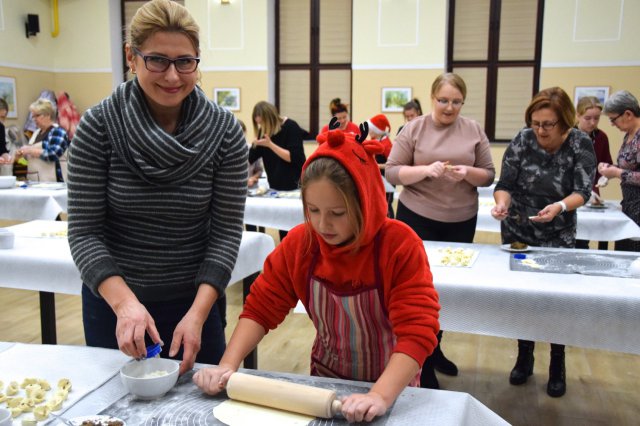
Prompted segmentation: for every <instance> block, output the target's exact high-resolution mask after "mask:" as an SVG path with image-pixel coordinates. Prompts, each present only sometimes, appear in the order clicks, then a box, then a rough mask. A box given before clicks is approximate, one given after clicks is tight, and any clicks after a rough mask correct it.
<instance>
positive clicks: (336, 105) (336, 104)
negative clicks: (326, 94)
mask: <svg viewBox="0 0 640 426" xmlns="http://www.w3.org/2000/svg"><path fill="white" fill-rule="evenodd" d="M329 110H330V111H331V116H334V115H336V114H337V113H339V112H347V113H348V112H349V109H348V108H347V105H346V104H343V103H342V102H341V101H340V98H335V99H332V100H331V102H330V103H329Z"/></svg>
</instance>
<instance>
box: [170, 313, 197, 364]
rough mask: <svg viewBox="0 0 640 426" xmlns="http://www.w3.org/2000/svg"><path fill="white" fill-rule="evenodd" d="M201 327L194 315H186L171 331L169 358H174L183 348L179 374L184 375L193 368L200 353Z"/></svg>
mask: <svg viewBox="0 0 640 426" xmlns="http://www.w3.org/2000/svg"><path fill="white" fill-rule="evenodd" d="M202 326H203V323H202V322H201V321H199V320H198V319H197V318H196V317H195V315H192V314H190V313H189V312H187V314H186V315H185V316H184V317H183V318H182V319H181V320H180V322H179V323H178V325H177V326H176V329H175V330H174V331H173V339H172V340H171V347H170V348H169V356H170V357H174V356H176V354H177V353H178V351H179V350H180V346H183V348H184V350H183V351H182V362H181V363H180V373H179V374H181V375H182V374H184V373H186V372H187V371H189V370H191V369H192V368H193V364H194V363H195V361H196V356H197V355H198V352H200V345H201V343H202Z"/></svg>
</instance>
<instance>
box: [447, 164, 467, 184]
mask: <svg viewBox="0 0 640 426" xmlns="http://www.w3.org/2000/svg"><path fill="white" fill-rule="evenodd" d="M467 171H468V169H467V166H449V165H446V166H445V167H444V177H445V178H446V179H447V180H449V181H452V182H460V181H462V180H464V178H465V177H467Z"/></svg>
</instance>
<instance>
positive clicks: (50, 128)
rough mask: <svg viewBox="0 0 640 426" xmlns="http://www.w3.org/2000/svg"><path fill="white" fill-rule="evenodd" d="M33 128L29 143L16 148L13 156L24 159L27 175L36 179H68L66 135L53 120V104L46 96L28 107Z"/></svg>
mask: <svg viewBox="0 0 640 426" xmlns="http://www.w3.org/2000/svg"><path fill="white" fill-rule="evenodd" d="M29 111H30V112H31V117H32V118H33V121H34V122H35V123H36V131H35V132H33V134H32V135H31V139H30V140H29V143H28V144H27V145H25V146H23V147H21V148H19V149H18V150H17V151H16V159H20V158H23V157H24V158H25V159H26V160H27V162H28V165H27V178H28V179H29V180H32V181H39V182H64V181H65V180H66V179H67V148H69V136H68V135H67V132H66V131H65V130H64V129H63V128H62V127H60V126H59V125H58V124H57V123H56V115H57V114H56V112H57V111H56V107H55V105H54V104H53V103H52V102H51V101H50V100H48V99H42V98H41V99H38V100H37V101H35V102H33V103H32V104H31V105H30V106H29Z"/></svg>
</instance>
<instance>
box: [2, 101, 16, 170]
mask: <svg viewBox="0 0 640 426" xmlns="http://www.w3.org/2000/svg"><path fill="white" fill-rule="evenodd" d="M8 113H9V105H8V104H7V102H6V101H5V100H4V99H2V98H0V164H11V163H12V162H13V159H12V158H11V155H9V151H8V149H7V136H6V130H5V128H4V120H5V119H6V118H7V114H8Z"/></svg>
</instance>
